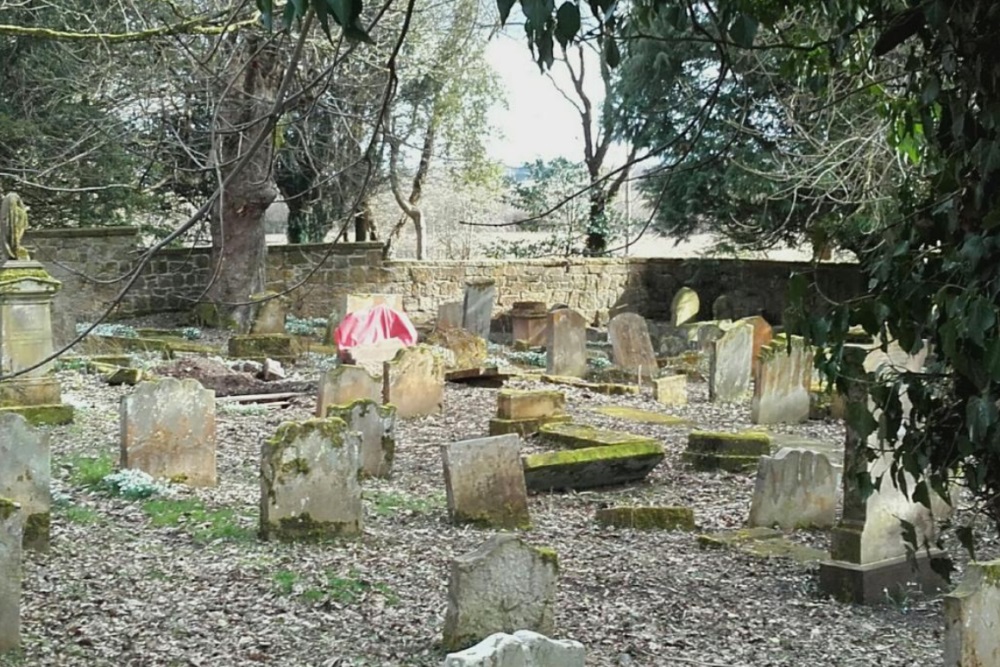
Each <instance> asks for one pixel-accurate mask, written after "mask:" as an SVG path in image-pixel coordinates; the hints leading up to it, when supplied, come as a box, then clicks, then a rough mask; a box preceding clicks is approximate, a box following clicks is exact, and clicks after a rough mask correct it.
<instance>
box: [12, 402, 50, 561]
mask: <svg viewBox="0 0 1000 667" xmlns="http://www.w3.org/2000/svg"><path fill="white" fill-rule="evenodd" d="M50 477H51V459H50V455H49V439H48V434H47V433H41V432H39V431H36V430H35V429H34V428H32V427H31V425H30V424H29V423H28V421H27V420H26V419H25V418H24V417H22V416H21V415H17V414H10V413H0V498H12V499H13V500H14V501H16V502H17V503H18V504H20V505H21V516H23V517H24V548H25V549H31V550H34V551H48V550H49V511H50V509H51V505H52V494H51V492H50V491H49V480H50Z"/></svg>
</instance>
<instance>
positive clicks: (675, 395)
mask: <svg viewBox="0 0 1000 667" xmlns="http://www.w3.org/2000/svg"><path fill="white" fill-rule="evenodd" d="M653 399H654V400H655V401H656V402H657V403H660V404H662V405H687V402H688V398H687V376H686V375H681V374H678V375H667V376H665V377H661V378H656V379H655V380H653Z"/></svg>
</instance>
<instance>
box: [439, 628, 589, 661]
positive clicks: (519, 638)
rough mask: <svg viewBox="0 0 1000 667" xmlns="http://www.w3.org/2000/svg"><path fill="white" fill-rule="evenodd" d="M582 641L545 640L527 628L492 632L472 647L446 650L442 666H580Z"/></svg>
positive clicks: (582, 650) (585, 655) (584, 656)
mask: <svg viewBox="0 0 1000 667" xmlns="http://www.w3.org/2000/svg"><path fill="white" fill-rule="evenodd" d="M586 657H587V652H586V650H585V649H584V648H583V644H581V643H580V642H577V641H572V640H569V639H549V638H548V637H546V636H545V635H540V634H538V633H537V632H531V631H530V630H518V631H517V632H515V633H514V634H512V635H508V634H506V633H503V632H498V633H496V634H492V635H490V636H489V637H487V638H486V639H484V640H483V641H481V642H479V643H478V644H476V645H475V646H473V647H471V648H468V649H466V650H464V651H461V652H459V653H449V654H448V655H447V656H446V657H445V659H444V667H584V662H585V660H586Z"/></svg>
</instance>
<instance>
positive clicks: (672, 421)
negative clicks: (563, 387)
mask: <svg viewBox="0 0 1000 667" xmlns="http://www.w3.org/2000/svg"><path fill="white" fill-rule="evenodd" d="M591 412H596V413H598V414H602V415H604V416H605V417H614V418H615V419H624V420H626V421H632V422H638V423H640V424H663V425H664V426H687V425H689V424H690V423H691V422H689V421H688V420H686V419H684V418H682V417H676V416H674V415H668V414H666V413H663V412H653V411H652V410H642V409H640V408H629V407H625V406H621V405H601V406H598V407H596V408H591Z"/></svg>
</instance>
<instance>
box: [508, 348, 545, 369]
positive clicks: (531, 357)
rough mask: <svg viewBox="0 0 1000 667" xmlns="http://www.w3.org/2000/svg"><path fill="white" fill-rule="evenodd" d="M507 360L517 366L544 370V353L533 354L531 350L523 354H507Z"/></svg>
mask: <svg viewBox="0 0 1000 667" xmlns="http://www.w3.org/2000/svg"><path fill="white" fill-rule="evenodd" d="M507 359H508V360H510V361H512V362H514V363H517V364H525V365H528V366H539V367H541V368H545V364H546V360H547V356H546V354H545V352H533V351H531V350H527V351H525V352H516V351H515V352H509V353H508V354H507Z"/></svg>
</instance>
